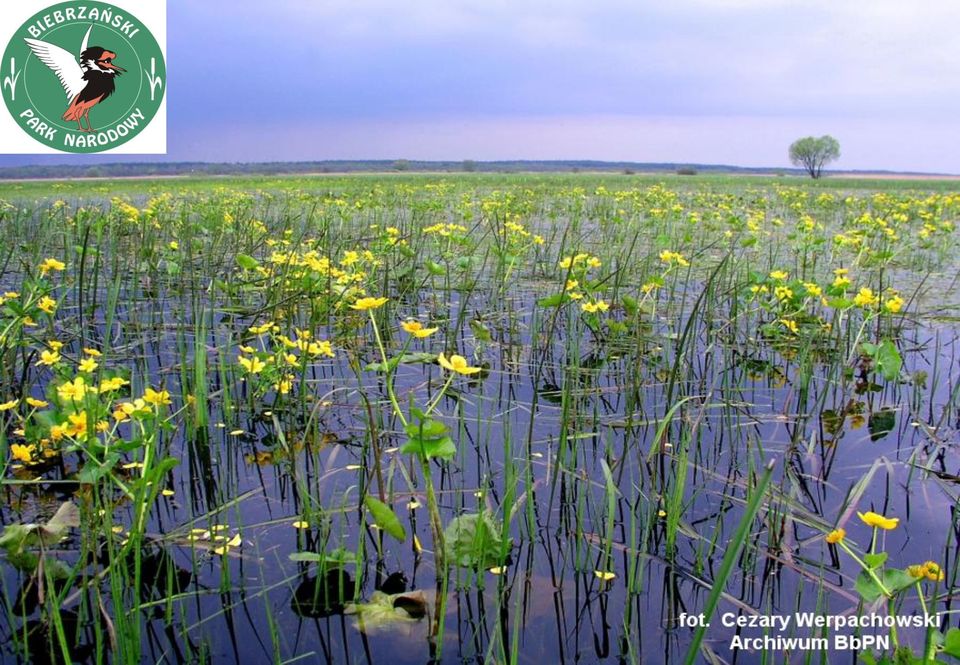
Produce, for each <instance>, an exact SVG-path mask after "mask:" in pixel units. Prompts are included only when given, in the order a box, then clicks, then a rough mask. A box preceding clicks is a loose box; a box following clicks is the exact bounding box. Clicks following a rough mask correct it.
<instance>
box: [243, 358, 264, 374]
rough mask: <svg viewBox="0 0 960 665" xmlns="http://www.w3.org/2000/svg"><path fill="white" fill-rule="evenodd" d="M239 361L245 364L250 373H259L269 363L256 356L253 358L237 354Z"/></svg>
mask: <svg viewBox="0 0 960 665" xmlns="http://www.w3.org/2000/svg"><path fill="white" fill-rule="evenodd" d="M237 362H238V363H240V365H241V366H243V369H245V370H246V371H247V373H248V374H259V373H260V372H262V371H263V370H264V369H266V367H267V364H266V363H265V362H263V361H262V360H260V359H259V358H257V357H256V356H254V357H253V358H247V357H246V356H237Z"/></svg>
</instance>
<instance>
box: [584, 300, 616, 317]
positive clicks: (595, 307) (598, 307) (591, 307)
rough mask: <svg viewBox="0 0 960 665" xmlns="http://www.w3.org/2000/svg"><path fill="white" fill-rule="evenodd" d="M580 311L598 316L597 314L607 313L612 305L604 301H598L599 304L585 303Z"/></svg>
mask: <svg viewBox="0 0 960 665" xmlns="http://www.w3.org/2000/svg"><path fill="white" fill-rule="evenodd" d="M580 309H582V310H583V311H584V312H587V313H588V314H596V313H597V312H606V311H607V310H608V309H610V305H608V304H607V303H606V302H604V301H603V300H598V301H597V302H585V303H583V304H582V305H580Z"/></svg>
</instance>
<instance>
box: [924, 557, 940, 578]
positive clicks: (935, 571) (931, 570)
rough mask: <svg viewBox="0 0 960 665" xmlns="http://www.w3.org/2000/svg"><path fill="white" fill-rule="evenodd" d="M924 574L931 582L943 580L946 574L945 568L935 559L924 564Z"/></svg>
mask: <svg viewBox="0 0 960 665" xmlns="http://www.w3.org/2000/svg"><path fill="white" fill-rule="evenodd" d="M923 568H924V574H925V575H926V577H927V579H928V580H930V581H931V582H942V581H943V578H944V575H943V569H942V568H941V567H940V565H939V564H938V563H936V562H935V561H927V562H926V563H924V564H923Z"/></svg>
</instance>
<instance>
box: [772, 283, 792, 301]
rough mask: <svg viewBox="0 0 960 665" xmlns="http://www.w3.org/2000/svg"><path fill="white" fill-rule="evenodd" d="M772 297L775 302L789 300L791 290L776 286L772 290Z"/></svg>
mask: <svg viewBox="0 0 960 665" xmlns="http://www.w3.org/2000/svg"><path fill="white" fill-rule="evenodd" d="M773 295H774V296H775V297H776V299H777V300H790V298H792V297H793V289H791V288H789V287H787V286H778V287H777V288H775V289H774V290H773Z"/></svg>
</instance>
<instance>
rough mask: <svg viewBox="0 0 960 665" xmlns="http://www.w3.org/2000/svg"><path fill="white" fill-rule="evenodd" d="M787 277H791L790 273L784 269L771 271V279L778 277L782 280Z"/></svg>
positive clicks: (777, 278)
mask: <svg viewBox="0 0 960 665" xmlns="http://www.w3.org/2000/svg"><path fill="white" fill-rule="evenodd" d="M787 277H789V275H788V274H787V273H785V272H784V271H782V270H774V271H773V272H771V273H770V279H776V280H779V281H781V282H782V281H783V280H785V279H786V278H787Z"/></svg>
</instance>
